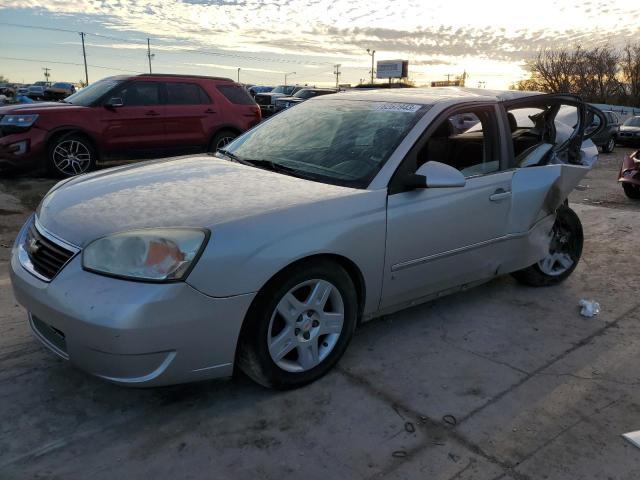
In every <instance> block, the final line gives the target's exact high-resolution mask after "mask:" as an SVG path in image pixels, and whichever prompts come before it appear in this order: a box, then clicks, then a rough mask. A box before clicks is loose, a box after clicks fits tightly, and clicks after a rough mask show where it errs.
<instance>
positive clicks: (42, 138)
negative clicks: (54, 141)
mask: <svg viewBox="0 0 640 480" xmlns="http://www.w3.org/2000/svg"><path fill="white" fill-rule="evenodd" d="M46 140H47V132H46V131H45V130H40V129H39V128H31V129H29V130H27V131H26V132H21V133H12V134H9V135H4V136H0V165H9V166H12V167H32V166H35V165H42V163H43V161H44V158H45V153H46Z"/></svg>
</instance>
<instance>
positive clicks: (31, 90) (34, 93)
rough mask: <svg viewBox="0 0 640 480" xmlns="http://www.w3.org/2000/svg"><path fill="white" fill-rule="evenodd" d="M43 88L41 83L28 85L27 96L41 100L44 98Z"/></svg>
mask: <svg viewBox="0 0 640 480" xmlns="http://www.w3.org/2000/svg"><path fill="white" fill-rule="evenodd" d="M44 89H45V87H43V86H42V85H30V86H29V87H28V88H27V97H29V98H30V99H31V100H42V99H43V98H44Z"/></svg>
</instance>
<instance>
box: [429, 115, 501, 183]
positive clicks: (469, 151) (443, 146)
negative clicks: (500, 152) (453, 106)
mask: <svg viewBox="0 0 640 480" xmlns="http://www.w3.org/2000/svg"><path fill="white" fill-rule="evenodd" d="M495 131H496V129H495V117H494V115H493V114H491V113H489V112H487V111H480V110H478V111H471V112H465V113H457V114H455V115H452V116H450V117H448V118H446V119H444V120H442V121H441V122H440V124H439V125H438V126H437V127H436V129H435V131H434V132H433V133H432V134H431V136H430V137H429V140H428V141H427V143H426V144H425V146H424V147H423V148H422V149H421V150H420V152H419V153H418V167H420V166H421V165H422V164H424V163H426V162H428V161H435V162H441V163H445V164H447V165H450V166H452V167H454V168H456V169H458V170H460V172H462V174H463V175H464V176H465V177H473V176H476V175H484V174H487V173H492V172H497V171H498V170H500V160H499V158H498V157H497V156H495V155H492V154H491V138H492V137H491V135H492V133H491V132H495Z"/></svg>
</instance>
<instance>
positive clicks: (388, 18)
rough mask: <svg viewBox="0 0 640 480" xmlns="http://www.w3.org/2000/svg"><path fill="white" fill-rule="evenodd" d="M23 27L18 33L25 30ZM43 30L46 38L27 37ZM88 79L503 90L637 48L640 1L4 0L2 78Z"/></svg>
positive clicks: (0, 3)
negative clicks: (382, 74) (620, 48)
mask: <svg viewBox="0 0 640 480" xmlns="http://www.w3.org/2000/svg"><path fill="white" fill-rule="evenodd" d="M17 25H21V26H17ZM25 26H28V27H44V28H46V29H34V28H25ZM79 31H84V32H87V33H89V34H93V35H88V36H87V37H86V48H87V56H88V63H89V64H90V67H89V79H90V80H91V81H95V80H98V79H100V78H102V77H105V76H109V75H113V74H118V73H124V72H131V73H136V72H141V73H142V72H147V71H148V63H147V57H146V39H147V37H149V38H150V39H151V48H152V53H153V54H154V55H155V57H154V58H153V69H154V71H155V72H162V73H192V74H204V75H219V76H228V77H232V78H236V77H237V68H238V67H239V68H241V71H240V80H241V81H243V82H247V83H264V84H279V83H282V82H283V81H284V74H285V73H288V72H296V73H295V74H291V75H290V76H289V82H290V83H293V82H299V83H310V84H311V83H313V84H317V85H325V84H331V83H332V82H335V77H334V76H333V74H332V72H333V64H336V63H339V64H341V65H342V66H341V70H342V73H343V75H342V78H341V83H343V82H344V83H358V81H359V79H361V78H367V77H368V75H369V73H368V72H369V69H370V62H371V59H370V57H369V56H368V55H367V53H366V49H367V48H370V49H375V50H376V51H377V53H376V60H384V59H399V58H400V59H408V60H409V61H410V76H411V78H412V79H413V80H415V81H416V82H417V83H418V84H421V83H426V82H429V81H431V80H440V79H442V78H445V77H446V75H447V74H451V75H452V76H455V75H459V74H461V73H462V72H463V71H464V70H466V71H467V73H468V74H469V80H468V85H469V86H477V84H478V82H481V81H483V82H485V85H486V86H487V87H491V88H506V87H507V86H508V85H509V84H510V83H512V82H513V81H515V80H518V79H520V78H522V77H523V76H524V75H526V70H525V69H524V65H525V61H526V60H527V59H529V58H531V57H532V56H533V55H535V52H536V51H537V50H538V49H540V48H543V47H549V48H557V47H564V46H566V47H571V46H575V45H577V44H582V45H584V46H593V45H598V44H603V43H609V44H612V45H623V44H624V43H625V42H627V41H629V40H631V41H634V40H636V41H640V1H638V0H611V1H599V0H585V1H583V2H576V1H573V0H571V1H567V0H555V1H551V0H538V1H536V2H502V1H490V0H485V1H474V2H469V1H457V2H456V1H439V0H435V1H424V0H423V1H416V0H403V1H378V0H348V1H347V0H334V1H331V2H328V1H314V0H288V1H281V2H278V1H274V0H238V1H236V0H151V1H147V2H142V1H136V0H95V1H86V0H85V1H83V0H76V1H70V0H51V1H47V2H44V1H40V0H0V74H2V75H4V76H6V77H9V78H10V79H11V80H12V81H16V82H23V81H24V82H27V83H30V82H34V81H36V80H41V79H43V72H42V68H43V67H48V68H50V69H51V79H52V80H59V81H64V80H67V81H78V80H80V79H82V78H84V67H83V66H82V49H81V46H80V36H79V35H78V33H77V32H79Z"/></svg>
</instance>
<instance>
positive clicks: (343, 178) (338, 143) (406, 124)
mask: <svg viewBox="0 0 640 480" xmlns="http://www.w3.org/2000/svg"><path fill="white" fill-rule="evenodd" d="M428 108H429V107H428V106H426V105H417V104H406V103H386V102H372V101H358V100H326V101H312V102H304V103H302V104H300V105H299V106H297V107H296V108H292V109H290V110H285V111H284V112H282V113H279V114H278V115H276V116H274V117H272V118H271V119H270V120H269V121H267V122H265V123H263V124H261V125H259V126H258V127H256V128H254V129H253V130H250V131H249V132H247V133H245V134H244V135H242V136H240V137H239V138H238V139H236V140H235V141H234V142H232V143H231V144H230V145H229V146H228V147H227V150H226V151H227V152H228V153H229V154H230V156H233V157H236V158H237V159H238V160H239V161H248V162H251V161H253V162H255V163H256V164H257V163H258V162H257V161H259V162H260V161H261V162H260V163H262V164H264V163H269V164H270V166H271V167H273V168H272V169H274V170H276V169H277V167H280V169H279V170H280V171H282V170H283V169H286V170H287V171H289V173H290V174H293V175H295V174H296V173H297V174H299V176H303V177H305V178H309V179H311V180H316V181H321V182H325V183H332V184H335V185H344V186H351V187H355V188H366V187H367V186H368V185H369V183H370V182H371V180H372V179H373V177H374V176H375V175H376V173H377V172H378V170H380V168H381V167H382V165H384V163H385V162H386V161H387V159H388V158H389V156H390V155H391V154H392V153H393V151H394V150H395V149H396V147H397V146H398V144H399V143H400V142H401V141H402V139H403V138H404V137H405V136H406V135H407V133H408V132H409V131H410V130H411V128H412V127H413V126H414V125H415V124H416V122H417V121H418V120H419V119H420V118H421V117H422V116H423V115H424V113H425V112H426V111H427V110H428ZM282 132H286V135H283V134H282Z"/></svg>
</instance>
